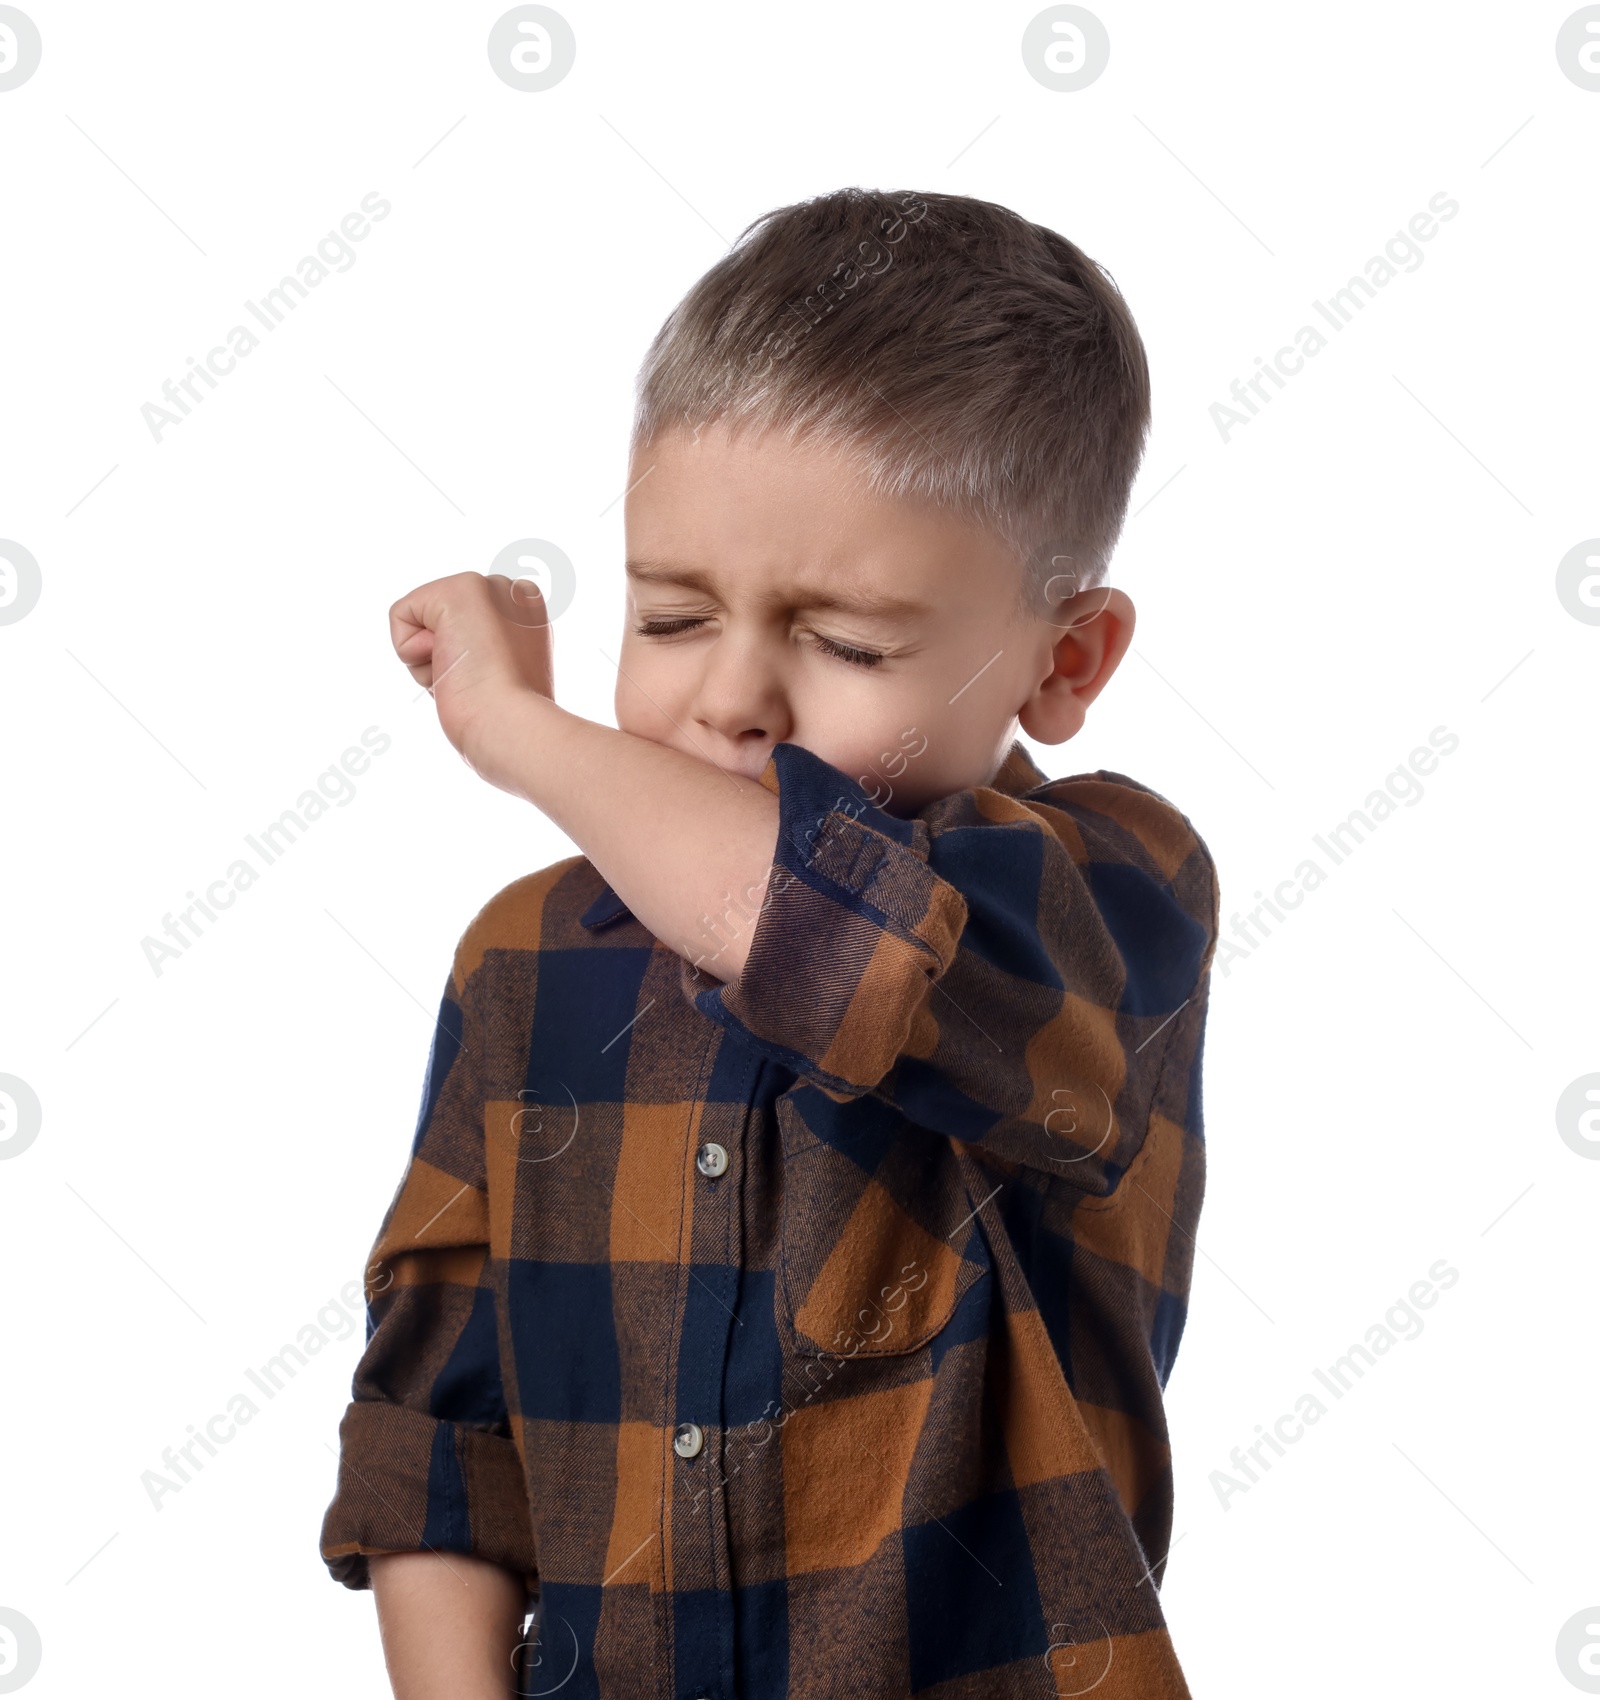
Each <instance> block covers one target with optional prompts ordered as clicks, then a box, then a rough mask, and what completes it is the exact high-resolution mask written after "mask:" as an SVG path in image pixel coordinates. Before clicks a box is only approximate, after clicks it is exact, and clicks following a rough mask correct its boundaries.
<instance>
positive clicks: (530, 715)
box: [461, 686, 566, 803]
mask: <svg viewBox="0 0 1600 1700" xmlns="http://www.w3.org/2000/svg"><path fill="white" fill-rule="evenodd" d="M565 713H566V710H565V709H562V708H559V707H557V705H556V704H555V703H554V702H553V701H552V700H551V699H550V698H549V697H547V696H543V695H541V694H540V693H539V692H538V691H534V690H529V689H527V688H526V687H525V686H507V687H506V688H505V689H504V690H503V691H502V692H500V693H498V694H496V695H495V696H493V697H491V698H490V699H489V700H488V701H487V702H486V703H485V704H484V705H483V707H482V708H481V709H480V710H479V712H478V713H477V714H475V715H474V716H473V718H472V720H471V722H470V723H469V724H468V725H467V726H466V727H465V728H464V729H463V731H462V736H461V754H462V757H463V759H464V760H465V761H466V763H467V765H468V766H469V767H471V769H472V770H473V772H474V773H476V774H477V775H478V776H479V777H480V778H482V779H485V780H487V781H488V782H489V784H491V785H493V786H495V787H496V788H497V789H498V790H501V791H507V792H509V793H510V794H511V795H512V796H513V797H520V798H521V799H522V800H523V801H524V802H529V803H532V802H536V801H537V799H536V797H535V796H534V794H533V788H534V785H535V782H536V780H537V776H538V772H539V769H540V767H541V766H542V758H543V756H544V747H543V746H544V739H545V737H547V736H548V730H549V727H550V724H551V721H552V720H553V719H554V718H555V717H557V716H562V715H565Z"/></svg>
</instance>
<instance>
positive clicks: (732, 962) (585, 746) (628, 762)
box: [473, 691, 778, 980]
mask: <svg viewBox="0 0 1600 1700" xmlns="http://www.w3.org/2000/svg"><path fill="white" fill-rule="evenodd" d="M481 744H482V745H483V746H486V747H480V748H479V749H475V750H474V751H473V763H474V765H475V766H477V767H478V768H479V770H480V771H481V772H483V773H484V775H485V777H487V778H489V779H490V780H491V782H492V783H493V784H496V785H498V786H500V787H501V788H502V789H503V790H507V791H510V792H512V793H513V794H514V795H517V796H520V797H525V798H526V799H527V800H528V801H529V802H530V803H532V804H533V805H534V806H535V807H536V808H537V809H539V810H540V811H541V812H542V813H544V814H545V815H548V816H549V818H550V819H551V820H552V821H554V822H555V824H556V825H557V826H559V827H560V828H561V830H562V831H563V832H564V833H566V835H567V836H568V837H569V838H570V839H571V840H572V841H573V843H574V844H576V845H577V846H578V848H579V849H580V850H581V851H582V852H583V854H584V855H585V856H587V857H588V858H589V860H590V861H591V862H593V863H594V865H595V867H596V868H597V869H598V870H599V872H600V874H601V877H602V878H603V879H605V881H606V882H607V884H608V885H610V886H611V887H612V889H613V890H614V891H615V892H616V893H617V895H618V896H619V897H621V899H622V901H623V902H624V903H626V904H627V905H628V908H629V909H630V910H631V911H632V912H633V914H634V916H635V917H636V918H637V919H638V920H639V921H640V922H641V923H643V925H644V926H646V927H648V928H649V930H650V931H651V932H652V933H654V934H655V936H656V937H657V938H658V939H660V940H661V941H662V943H663V944H666V945H669V946H670V947H671V948H672V949H674V950H676V951H678V952H679V953H680V954H681V955H683V956H685V957H687V958H688V959H689V960H690V961H691V962H695V961H698V962H699V965H700V967H701V969H702V971H704V972H706V973H708V974H710V975H712V976H714V977H715V978H716V979H719V980H735V979H737V978H738V975H739V972H740V970H741V969H742V968H743V967H744V963H745V959H746V957H747V956H748V954H749V949H750V934H751V931H752V930H753V928H754V924H755V917H756V914H757V913H759V909H760V906H761V904H762V902H763V901H764V898H765V892H766V882H767V876H768V873H769V871H770V870H771V867H772V862H773V855H774V851H775V849H776V847H777V839H778V799H777V798H776V797H775V796H774V795H773V794H772V793H771V792H770V791H768V790H767V789H766V788H765V787H764V786H762V785H758V784H757V783H756V782H755V781H754V780H751V779H742V778H739V777H737V776H735V775H733V774H730V773H726V772H724V771H723V770H722V769H721V768H719V767H715V766H713V765H712V764H711V763H709V762H705V761H700V760H698V759H697V758H696V757H694V756H687V755H684V754H683V753H682V752H681V751H679V750H673V749H669V748H668V747H667V746H666V745H665V744H657V743H654V742H653V741H652V740H650V739H648V738H640V737H636V736H634V735H633V734H632V733H630V732H619V731H617V730H616V729H615V728H614V727H610V726H601V725H599V724H598V723H597V722H595V721H592V720H585V719H583V718H582V717H581V716H580V715H576V714H571V713H569V712H568V711H567V710H566V709H564V708H561V707H560V706H558V705H557V704H556V703H555V702H553V701H551V700H550V699H549V698H548V697H544V696H540V695H539V694H537V693H536V692H532V691H529V692H525V693H520V694H518V695H517V696H515V697H513V698H511V699H509V701H508V702H507V703H506V704H505V705H504V706H503V708H502V710H501V712H499V713H497V714H496V715H494V716H493V720H492V724H490V725H488V726H486V727H485V729H484V732H483V735H482V739H481ZM708 922H709V923H712V924H714V930H713V925H711V924H708Z"/></svg>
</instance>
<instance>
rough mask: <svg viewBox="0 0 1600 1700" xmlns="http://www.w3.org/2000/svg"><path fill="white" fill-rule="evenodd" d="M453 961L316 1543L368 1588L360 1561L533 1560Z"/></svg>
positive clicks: (379, 1253) (476, 1108)
mask: <svg viewBox="0 0 1600 1700" xmlns="http://www.w3.org/2000/svg"><path fill="white" fill-rule="evenodd" d="M459 966H460V952H459V951H458V953H457V964H456V966H455V967H454V968H453V970H452V973H451V975H450V978H449V980H448V981H447V983H446V986H445V989H444V993H443V995H442V997H441V999H440V1003H439V1015H438V1020H437V1023H436V1024H435V1027H434V1033H433V1041H432V1045H431V1048H430V1051H429V1057H428V1066H427V1074H426V1080H425V1083H424V1088H423V1096H422V1105H421V1109H420V1112H419V1115H418V1120H417V1129H416V1134H415V1137H414V1139H413V1142H412V1148H411V1155H410V1158H409V1161H408V1162H407V1164H406V1168H405V1171H404V1174H403V1175H402V1177H401V1181H400V1185H399V1187H398V1189H397V1191H396V1193H395V1195H394V1199H393V1201H392V1202H391V1204H390V1206H389V1209H388V1211H387V1213H386V1215H385V1216H384V1219H383V1223H382V1226H381V1228H380V1230H379V1233H378V1237H377V1240H376V1241H375V1243H374V1244H373V1247H372V1252H371V1256H370V1258H369V1260H368V1264H367V1270H366V1305H367V1339H366V1346H365V1350H364V1351H363V1353H362V1356H361V1359H360V1361H359V1362H358V1364H357V1366H356V1371H355V1377H354V1382H353V1386H352V1393H353V1398H352V1400H351V1402H350V1404H349V1406H348V1407H347V1409H346V1411H345V1414H344V1418H343V1420H342V1421H341V1423H340V1425H339V1472H338V1480H337V1485H336V1489H335V1493H334V1497H333V1500H332V1502H331V1503H330V1504H329V1506H328V1508H327V1511H326V1513H325V1515H324V1517H323V1523H322V1535H321V1551H322V1557H323V1560H324V1562H325V1563H326V1564H327V1566H328V1569H329V1571H330V1572H331V1573H332V1575H333V1577H334V1578H335V1580H337V1581H339V1582H342V1583H344V1584H345V1586H347V1587H350V1588H367V1587H370V1586H371V1577H370V1574H369V1572H368V1566H367V1558H368V1557H369V1555H371V1554H374V1553H385V1552H439V1553H447V1554H448V1553H453V1552H454V1553H465V1554H470V1555H472V1556H474V1557H477V1558H482V1559H487V1560H489V1561H490V1562H492V1563H495V1564H499V1565H502V1566H504V1567H505V1568H507V1569H509V1570H513V1571H516V1572H518V1573H520V1574H521V1575H522V1576H523V1579H524V1585H525V1587H527V1588H529V1589H530V1590H531V1589H532V1587H533V1586H534V1583H535V1580H536V1576H537V1567H536V1563H535V1556H534V1546H533V1534H532V1528H531V1523H530V1519H529V1515H528V1505H527V1491H526V1486H525V1482H524V1478H523V1471H522V1462H521V1458H520V1456H519V1454H518V1451H517V1446H516V1443H515V1441H514V1440H513V1439H512V1437H511V1428H510V1421H509V1417H508V1414H507V1408H506V1398H505V1390H504V1384H503V1381H502V1377H501V1370H500V1353H499V1329H498V1324H497V1318H496V1304H495V1290H494V1286H493V1283H492V1278H491V1277H492V1272H491V1268H490V1263H489V1207H488V1192H487V1169H486V1163H485V1153H484V1137H483V1105H482V1096H481V1091H480V1086H479V1072H478V1068H477V1065H476V1061H475V1056H476V1048H477V1046H478V1045H479V1043H480V1038H479V1033H480V1029H479V1025H478V1023H477V1022H476V1020H475V1019H474V1016H473V1011H472V1006H471V1003H470V1000H469V999H468V997H467V995H466V989H465V987H464V985H463V984H462V982H461V980H460V977H459Z"/></svg>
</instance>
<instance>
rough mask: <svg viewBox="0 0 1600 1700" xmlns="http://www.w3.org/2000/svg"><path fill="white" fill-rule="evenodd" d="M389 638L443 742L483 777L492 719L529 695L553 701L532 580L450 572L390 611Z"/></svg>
mask: <svg viewBox="0 0 1600 1700" xmlns="http://www.w3.org/2000/svg"><path fill="white" fill-rule="evenodd" d="M389 635H390V636H391V638H392V639H393V640H394V648H395V653H396V654H397V655H398V656H399V657H400V659H401V660H402V661H403V662H404V663H405V664H406V667H407V668H408V669H409V671H410V673H411V677H412V678H413V679H415V680H416V681H417V683H418V684H419V685H424V686H426V687H427V688H428V689H429V690H430V691H432V693H433V701H434V706H435V708H437V710H438V711H439V724H440V725H441V726H442V727H443V728H444V733H445V736H446V737H447V738H448V739H449V740H450V742H451V743H452V744H453V745H454V746H455V747H456V749H458V750H459V751H460V752H461V754H462V755H463V756H464V757H465V758H466V760H467V762H468V764H469V765H470V766H472V767H473V768H474V769H476V770H477V771H479V772H480V773H483V776H484V778H486V779H488V780H489V781H490V783H491V784H494V783H498V780H497V779H496V777H495V775H494V774H493V773H492V772H490V771H485V761H486V760H487V759H488V756H489V752H490V750H491V749H492V748H493V739H492V732H493V729H494V724H495V721H496V718H497V717H499V716H502V715H504V714H505V713H506V712H507V710H508V708H509V707H510V705H511V704H512V703H514V702H515V701H516V699H517V698H519V697H522V696H525V695H526V694H527V693H528V692H534V693H537V694H538V695H539V696H543V697H551V698H553V697H554V694H555V681H554V647H553V645H552V643H551V636H550V619H549V615H548V613H547V611H546V608H545V601H544V597H543V596H542V595H541V594H540V591H539V587H538V586H537V585H536V584H535V583H534V582H533V580H532V579H517V580H515V581H513V580H511V579H509V578H507V577H506V576H505V575H504V574H503V573H494V574H491V575H490V576H489V577H485V576H484V575H483V574H482V573H455V574H452V575H451V577H449V578H437V579H434V580H433V581H432V582H431V583H428V584H424V585H419V586H418V588H417V589H415V590H413V591H411V592H410V593H409V594H408V595H405V596H402V597H401V598H400V600H399V601H398V602H396V603H395V604H394V606H393V607H392V608H391V609H390V610H389Z"/></svg>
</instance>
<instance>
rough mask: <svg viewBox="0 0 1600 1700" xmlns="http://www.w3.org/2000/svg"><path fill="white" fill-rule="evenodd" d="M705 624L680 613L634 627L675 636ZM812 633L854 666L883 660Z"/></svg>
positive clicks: (694, 616)
mask: <svg viewBox="0 0 1600 1700" xmlns="http://www.w3.org/2000/svg"><path fill="white" fill-rule="evenodd" d="M704 624H705V616H704V615H701V614H680V615H677V616H674V617H671V618H658V619H653V620H652V619H645V620H641V621H640V622H639V623H638V624H637V625H636V626H635V627H634V628H633V629H634V632H635V633H636V634H637V635H638V636H639V637H675V636H676V635H677V634H678V633H679V632H687V631H693V630H694V628H695V627H696V626H703V625H704ZM812 635H813V637H814V638H815V639H816V644H817V648H818V649H820V650H821V651H822V652H823V654H824V655H831V656H833V657H834V658H835V659H836V660H838V661H848V662H849V663H850V664H851V666H853V667H876V666H877V665H878V663H879V662H880V661H882V660H883V657H882V655H880V654H879V653H878V652H877V651H876V650H871V649H858V648H856V646H855V645H854V644H848V643H840V642H839V641H838V640H837V639H835V638H828V637H824V636H823V635H822V634H821V633H820V632H815V633H813V634H812Z"/></svg>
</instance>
